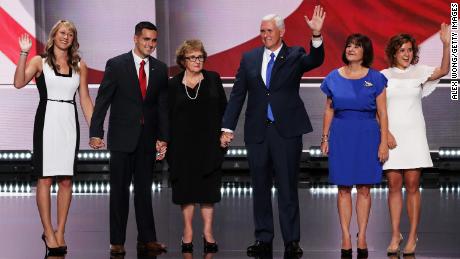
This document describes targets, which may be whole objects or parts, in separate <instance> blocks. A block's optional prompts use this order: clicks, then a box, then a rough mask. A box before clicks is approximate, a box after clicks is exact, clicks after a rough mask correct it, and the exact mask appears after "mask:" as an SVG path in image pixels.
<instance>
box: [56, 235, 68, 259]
mask: <svg viewBox="0 0 460 259" xmlns="http://www.w3.org/2000/svg"><path fill="white" fill-rule="evenodd" d="M56 233H57V231H54V234H55V235H56ZM59 248H60V249H62V251H63V252H64V254H67V245H63V246H60V247H59Z"/></svg>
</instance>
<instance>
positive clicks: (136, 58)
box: [132, 50, 150, 89]
mask: <svg viewBox="0 0 460 259" xmlns="http://www.w3.org/2000/svg"><path fill="white" fill-rule="evenodd" d="M132 53H133V57H134V65H136V76H137V78H139V68H140V67H141V62H142V60H144V62H145V65H144V71H145V76H146V77H145V79H146V86H145V88H146V89H147V87H148V86H149V72H150V69H149V57H146V58H144V59H142V58H141V57H139V56H138V55H137V54H136V53H134V50H132Z"/></svg>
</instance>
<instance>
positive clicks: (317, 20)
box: [304, 5, 326, 35]
mask: <svg viewBox="0 0 460 259" xmlns="http://www.w3.org/2000/svg"><path fill="white" fill-rule="evenodd" d="M304 17H305V22H306V23H307V25H308V27H310V29H311V30H312V32H313V35H320V34H321V28H322V27H323V23H324V19H325V18H326V12H324V10H323V7H322V6H320V5H317V6H315V10H314V11H313V15H312V17H311V20H310V19H308V16H306V15H305V16H304Z"/></svg>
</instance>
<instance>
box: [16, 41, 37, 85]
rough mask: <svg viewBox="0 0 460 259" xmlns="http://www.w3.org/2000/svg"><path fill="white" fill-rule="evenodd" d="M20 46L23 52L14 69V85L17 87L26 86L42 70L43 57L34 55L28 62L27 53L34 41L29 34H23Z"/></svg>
mask: <svg viewBox="0 0 460 259" xmlns="http://www.w3.org/2000/svg"><path fill="white" fill-rule="evenodd" d="M19 46H20V48H21V53H20V55H19V60H18V64H17V66H16V71H14V87H16V88H17V89H20V88H23V87H24V86H26V85H27V84H28V83H29V82H30V80H32V78H33V77H34V76H36V75H39V74H40V73H41V72H42V59H41V57H40V56H35V57H33V58H32V59H31V60H30V62H29V63H27V55H28V54H29V51H30V49H31V48H32V41H31V40H30V38H29V36H28V35H27V34H23V35H21V37H20V38H19Z"/></svg>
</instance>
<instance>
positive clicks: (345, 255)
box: [340, 248, 353, 258]
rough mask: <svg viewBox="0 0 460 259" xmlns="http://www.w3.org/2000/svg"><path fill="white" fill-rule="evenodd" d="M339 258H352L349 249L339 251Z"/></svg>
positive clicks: (351, 252)
mask: <svg viewBox="0 0 460 259" xmlns="http://www.w3.org/2000/svg"><path fill="white" fill-rule="evenodd" d="M340 257H341V258H353V250H352V249H351V248H350V249H340Z"/></svg>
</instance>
